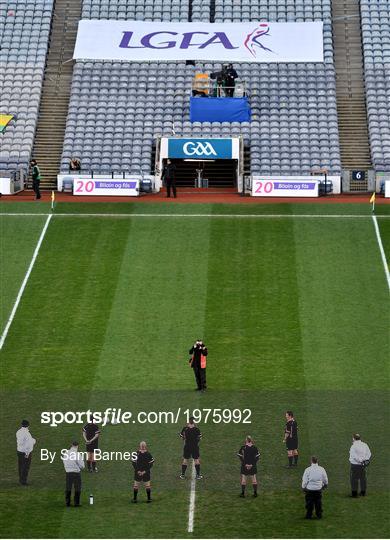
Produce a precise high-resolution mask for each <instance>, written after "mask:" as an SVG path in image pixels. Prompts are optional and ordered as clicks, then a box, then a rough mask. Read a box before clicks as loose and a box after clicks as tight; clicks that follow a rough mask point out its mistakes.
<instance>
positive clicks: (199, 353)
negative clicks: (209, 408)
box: [189, 339, 208, 392]
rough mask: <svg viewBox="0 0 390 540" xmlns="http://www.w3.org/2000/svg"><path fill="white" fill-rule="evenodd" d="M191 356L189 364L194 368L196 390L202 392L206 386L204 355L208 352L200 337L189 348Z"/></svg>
mask: <svg viewBox="0 0 390 540" xmlns="http://www.w3.org/2000/svg"><path fill="white" fill-rule="evenodd" d="M189 354H190V355H191V358H190V360H189V364H190V366H191V367H192V369H193V370H194V375H195V380H196V384H197V388H196V390H198V391H201V392H204V391H205V390H206V388H207V386H206V357H207V354H208V350H207V347H206V346H205V344H204V343H203V341H202V340H201V339H198V340H197V341H195V343H194V345H193V346H192V347H191V349H190V350H189Z"/></svg>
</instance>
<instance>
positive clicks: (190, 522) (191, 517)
mask: <svg viewBox="0 0 390 540" xmlns="http://www.w3.org/2000/svg"><path fill="white" fill-rule="evenodd" d="M195 475H196V473H195V464H194V462H193V461H192V473H191V488H190V490H191V491H190V507H189V509H188V529H187V531H188V532H189V533H192V532H194V517H195V498H196V478H195Z"/></svg>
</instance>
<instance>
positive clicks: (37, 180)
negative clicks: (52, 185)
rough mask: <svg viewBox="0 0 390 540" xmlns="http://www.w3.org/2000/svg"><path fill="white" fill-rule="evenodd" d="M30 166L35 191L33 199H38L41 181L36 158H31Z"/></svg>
mask: <svg viewBox="0 0 390 540" xmlns="http://www.w3.org/2000/svg"><path fill="white" fill-rule="evenodd" d="M31 167H32V170H31V176H32V186H33V190H34V193H35V200H38V199H40V198H41V192H40V190H39V185H40V183H41V171H40V170H39V167H38V163H37V160H36V159H32V160H31Z"/></svg>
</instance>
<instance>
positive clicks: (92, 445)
mask: <svg viewBox="0 0 390 540" xmlns="http://www.w3.org/2000/svg"><path fill="white" fill-rule="evenodd" d="M90 420H91V421H90V422H89V423H88V424H86V425H85V426H84V427H83V437H84V440H85V442H86V445H85V446H86V450H87V452H88V459H87V469H88V472H98V470H97V467H96V460H95V450H97V449H98V448H99V435H100V429H99V426H98V425H97V424H95V423H94V418H93V415H92V416H91V417H90Z"/></svg>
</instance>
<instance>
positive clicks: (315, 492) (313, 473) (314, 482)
mask: <svg viewBox="0 0 390 540" xmlns="http://www.w3.org/2000/svg"><path fill="white" fill-rule="evenodd" d="M327 487H328V476H327V474H326V471H325V469H324V468H323V467H320V466H319V465H318V458H316V457H315V456H312V458H311V465H310V467H307V469H305V472H304V473H303V477H302V489H303V491H304V492H305V501H306V516H305V517H306V519H311V517H312V515H313V510H314V508H315V510H316V516H317V519H321V518H322V490H323V489H325V488H327Z"/></svg>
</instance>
